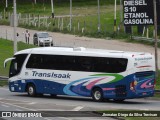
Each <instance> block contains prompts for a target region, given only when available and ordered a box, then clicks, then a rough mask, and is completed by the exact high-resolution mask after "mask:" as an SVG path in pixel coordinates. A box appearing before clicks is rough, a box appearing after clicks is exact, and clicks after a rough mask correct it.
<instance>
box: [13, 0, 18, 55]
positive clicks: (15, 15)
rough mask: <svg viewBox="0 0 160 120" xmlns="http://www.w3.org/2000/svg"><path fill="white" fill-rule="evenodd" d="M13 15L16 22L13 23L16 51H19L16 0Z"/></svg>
mask: <svg viewBox="0 0 160 120" xmlns="http://www.w3.org/2000/svg"><path fill="white" fill-rule="evenodd" d="M13 16H14V20H13V21H14V23H13V26H14V27H13V31H14V33H13V38H14V53H16V52H17V24H16V23H17V6H16V0H14V1H13Z"/></svg>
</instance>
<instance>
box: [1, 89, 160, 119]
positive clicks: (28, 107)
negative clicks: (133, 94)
mask: <svg viewBox="0 0 160 120" xmlns="http://www.w3.org/2000/svg"><path fill="white" fill-rule="evenodd" d="M0 91H1V92H0V111H1V112H2V111H19V112H21V111H23V112H24V111H32V112H38V111H43V112H46V113H47V111H59V112H64V111H73V112H75V111H79V112H83V111H99V110H121V109H124V110H144V111H159V110H160V101H157V100H151V99H144V98H143V99H132V100H126V101H125V102H123V103H115V102H113V101H104V102H94V101H93V100H92V99H91V98H85V97H69V96H58V97H57V98H52V97H50V96H49V95H44V96H42V97H28V96H27V94H26V93H13V92H10V91H9V90H8V88H7V87H1V88H0ZM63 114H64V113H63ZM93 116H94V115H93ZM5 119H7V120H13V119H11V118H5ZM18 119H19V118H18ZM18 119H17V118H16V120H18ZM25 119H27V118H25ZM32 119H35V118H32ZM32 119H31V120H32ZM41 119H43V120H44V119H46V120H55V119H56V120H57V119H58V120H64V119H65V120H66V119H67V120H81V119H83V120H84V117H80V116H77V117H52V118H48V117H46V118H38V120H41ZM86 119H87V120H90V119H92V120H94V119H98V120H103V119H105V120H106V119H108V120H112V119H113V118H108V117H99V116H95V117H86ZM29 120H30V119H29Z"/></svg>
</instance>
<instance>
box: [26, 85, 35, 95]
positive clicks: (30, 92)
mask: <svg viewBox="0 0 160 120" xmlns="http://www.w3.org/2000/svg"><path fill="white" fill-rule="evenodd" d="M27 93H28V96H30V97H35V96H36V87H35V85H33V84H29V85H28V86H27Z"/></svg>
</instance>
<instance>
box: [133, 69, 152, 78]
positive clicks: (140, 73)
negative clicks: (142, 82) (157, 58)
mask: <svg viewBox="0 0 160 120" xmlns="http://www.w3.org/2000/svg"><path fill="white" fill-rule="evenodd" d="M152 75H153V71H145V72H136V73H135V76H136V78H141V77H149V76H152Z"/></svg>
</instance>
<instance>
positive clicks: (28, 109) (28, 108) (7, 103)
mask: <svg viewBox="0 0 160 120" xmlns="http://www.w3.org/2000/svg"><path fill="white" fill-rule="evenodd" d="M0 103H3V104H6V105H10V106H13V107H17V108H21V109H26V110H29V111H36V110H34V109H30V108H26V107H22V106H18V105H14V104H11V103H6V102H2V101H0Z"/></svg>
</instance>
